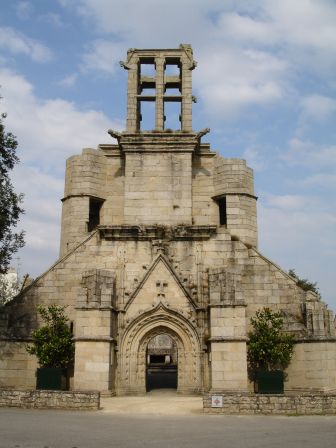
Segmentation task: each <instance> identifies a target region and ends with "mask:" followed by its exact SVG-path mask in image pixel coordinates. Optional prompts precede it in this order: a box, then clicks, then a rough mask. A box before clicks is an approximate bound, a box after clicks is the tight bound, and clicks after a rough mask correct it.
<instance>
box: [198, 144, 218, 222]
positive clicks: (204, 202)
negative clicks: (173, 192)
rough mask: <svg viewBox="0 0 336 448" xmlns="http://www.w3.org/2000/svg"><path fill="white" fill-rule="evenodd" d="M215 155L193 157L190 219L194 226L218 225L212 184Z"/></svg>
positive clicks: (216, 205) (216, 206)
mask: <svg viewBox="0 0 336 448" xmlns="http://www.w3.org/2000/svg"><path fill="white" fill-rule="evenodd" d="M215 155H216V153H210V152H209V153H208V154H198V155H195V156H194V157H193V168H192V176H193V179H192V200H193V210H192V219H193V224H195V225H219V210H218V204H217V203H216V202H215V201H214V200H213V199H212V197H213V196H214V195H215V193H214V185H213V182H212V178H213V172H214V157H215Z"/></svg>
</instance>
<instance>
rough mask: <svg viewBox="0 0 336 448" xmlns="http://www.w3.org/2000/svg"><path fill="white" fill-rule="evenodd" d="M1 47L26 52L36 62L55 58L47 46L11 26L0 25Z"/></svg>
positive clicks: (12, 51) (13, 51) (15, 52)
mask: <svg viewBox="0 0 336 448" xmlns="http://www.w3.org/2000/svg"><path fill="white" fill-rule="evenodd" d="M0 48H2V50H4V51H6V52H10V53H13V54H24V55H26V56H28V57H30V58H31V59H32V60H33V61H36V62H48V61H50V60H51V59H52V58H53V54H52V52H51V50H50V49H49V48H48V47H47V46H45V45H43V44H41V43H40V42H38V41H36V40H34V39H31V38H29V37H27V36H25V35H24V34H22V33H20V32H18V31H16V30H15V29H13V28H10V27H0Z"/></svg>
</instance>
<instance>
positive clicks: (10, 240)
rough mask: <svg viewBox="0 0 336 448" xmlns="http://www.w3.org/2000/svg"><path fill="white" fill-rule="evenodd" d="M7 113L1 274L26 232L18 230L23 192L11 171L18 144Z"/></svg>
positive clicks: (0, 153)
mask: <svg viewBox="0 0 336 448" xmlns="http://www.w3.org/2000/svg"><path fill="white" fill-rule="evenodd" d="M5 118H6V114H3V113H2V114H1V115H0V274H5V273H6V272H7V270H8V267H9V264H10V260H11V257H12V255H13V254H14V253H15V252H17V251H18V250H19V249H20V248H21V247H23V246H24V232H23V231H21V232H16V231H15V230H14V228H15V227H16V225H17V223H18V220H19V216H20V214H21V213H23V209H22V208H21V206H20V204H21V202H22V199H23V195H22V194H17V193H15V191H14V188H13V185H12V183H11V180H10V178H9V172H10V171H11V170H12V169H13V168H14V166H15V165H16V164H17V163H18V161H19V159H18V157H17V155H16V149H17V146H18V143H17V140H16V138H15V136H14V135H13V134H12V133H11V132H6V131H5V126H4V123H3V120H4V119H5Z"/></svg>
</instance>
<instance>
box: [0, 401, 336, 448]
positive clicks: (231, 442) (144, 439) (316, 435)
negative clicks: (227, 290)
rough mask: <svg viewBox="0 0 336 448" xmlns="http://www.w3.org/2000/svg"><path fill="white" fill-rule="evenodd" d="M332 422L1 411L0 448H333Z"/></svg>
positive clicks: (335, 438)
mask: <svg viewBox="0 0 336 448" xmlns="http://www.w3.org/2000/svg"><path fill="white" fill-rule="evenodd" d="M335 441H336V418H335V417H331V416H315V417H278V416H267V417H266V416H232V415H229V416H225V415H174V416H173V415H144V414H142V415H135V414H128V415H127V414H122V415H116V414H111V413H108V412H102V411H91V412H90V411H88V412H85V411H82V412H74V411H53V410H49V411H48V410H34V409H13V408H9V409H4V408H0V448H112V447H113V448H335V446H336V442H335Z"/></svg>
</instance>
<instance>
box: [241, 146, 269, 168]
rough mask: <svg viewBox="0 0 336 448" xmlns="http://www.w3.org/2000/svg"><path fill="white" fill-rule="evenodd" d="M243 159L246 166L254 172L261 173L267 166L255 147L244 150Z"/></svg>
mask: <svg viewBox="0 0 336 448" xmlns="http://www.w3.org/2000/svg"><path fill="white" fill-rule="evenodd" d="M243 158H244V159H245V160H246V161H247V165H248V166H249V167H251V168H252V169H253V170H254V171H263V170H264V169H265V168H266V166H267V161H266V159H265V157H264V156H263V154H262V152H261V151H259V150H258V148H256V147H255V146H249V147H248V148H246V149H245V150H244V152H243Z"/></svg>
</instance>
